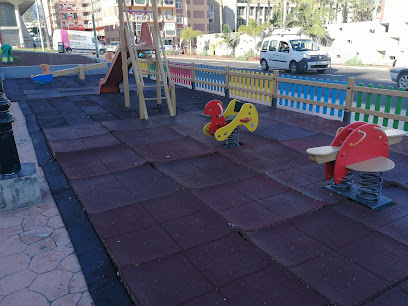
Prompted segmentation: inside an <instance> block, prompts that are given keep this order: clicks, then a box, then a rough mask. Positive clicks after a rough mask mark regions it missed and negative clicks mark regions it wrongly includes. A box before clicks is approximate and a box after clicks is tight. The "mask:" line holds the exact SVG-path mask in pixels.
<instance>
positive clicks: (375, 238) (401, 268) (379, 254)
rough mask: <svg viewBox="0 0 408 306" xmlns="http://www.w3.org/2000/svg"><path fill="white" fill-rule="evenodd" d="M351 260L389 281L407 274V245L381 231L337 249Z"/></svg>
mask: <svg viewBox="0 0 408 306" xmlns="http://www.w3.org/2000/svg"><path fill="white" fill-rule="evenodd" d="M339 252H340V253H341V254H343V255H344V256H345V257H347V258H350V259H351V260H352V261H353V262H355V263H357V264H359V265H360V266H362V267H364V268H366V269H367V270H369V271H371V272H372V273H374V274H375V275H378V276H380V277H382V278H384V279H386V280H388V281H390V282H393V283H395V282H397V281H399V280H401V279H404V278H406V277H407V276H408V256H407V254H408V246H405V245H403V244H401V243H400V242H397V241H395V240H394V239H391V238H389V237H387V236H385V235H383V234H381V233H377V232H375V233H372V234H370V235H369V236H368V237H365V238H363V239H361V240H358V241H355V242H353V243H351V244H349V245H346V246H345V247H342V248H341V249H339Z"/></svg>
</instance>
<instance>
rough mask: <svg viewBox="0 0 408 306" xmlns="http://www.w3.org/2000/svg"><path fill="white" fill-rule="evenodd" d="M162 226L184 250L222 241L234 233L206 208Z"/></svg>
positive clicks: (223, 221)
mask: <svg viewBox="0 0 408 306" xmlns="http://www.w3.org/2000/svg"><path fill="white" fill-rule="evenodd" d="M162 226H163V228H164V229H165V230H166V231H167V232H168V233H169V234H170V235H171V236H172V237H173V239H174V240H175V241H177V243H178V244H179V245H181V247H182V248H184V249H190V248H192V247H195V246H198V245H201V244H203V243H207V242H209V241H213V240H217V239H220V238H221V237H224V236H225V235H227V234H229V233H231V232H232V231H233V228H232V227H231V226H229V225H228V224H227V223H226V222H225V220H223V219H222V218H220V217H219V216H218V215H217V214H216V213H215V212H213V211H211V210H209V209H205V208H204V209H203V210H201V211H200V212H198V213H196V214H194V215H190V216H187V217H182V218H178V219H175V220H172V221H169V222H166V223H164V224H162Z"/></svg>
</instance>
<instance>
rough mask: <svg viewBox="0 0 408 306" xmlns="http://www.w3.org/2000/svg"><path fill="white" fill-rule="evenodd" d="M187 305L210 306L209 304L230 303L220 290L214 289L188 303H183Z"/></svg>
mask: <svg viewBox="0 0 408 306" xmlns="http://www.w3.org/2000/svg"><path fill="white" fill-rule="evenodd" d="M183 305H187V306H200V305H201V306H208V305H229V304H228V303H227V301H226V299H225V298H224V297H223V296H222V295H221V294H220V293H219V291H212V292H210V293H207V294H204V295H202V296H199V297H198V298H195V299H193V300H191V301H188V302H187V303H183Z"/></svg>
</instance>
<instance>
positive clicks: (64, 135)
mask: <svg viewBox="0 0 408 306" xmlns="http://www.w3.org/2000/svg"><path fill="white" fill-rule="evenodd" d="M43 132H44V135H45V137H46V138H47V139H48V140H49V141H54V140H67V139H76V138H79V135H78V134H77V132H76V131H75V130H74V129H73V128H72V127H71V126H62V127H56V128H48V129H43Z"/></svg>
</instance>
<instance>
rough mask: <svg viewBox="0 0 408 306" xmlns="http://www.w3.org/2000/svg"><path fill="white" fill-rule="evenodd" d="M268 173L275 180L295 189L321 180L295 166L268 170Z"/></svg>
mask: <svg viewBox="0 0 408 306" xmlns="http://www.w3.org/2000/svg"><path fill="white" fill-rule="evenodd" d="M266 175H267V176H269V177H270V178H271V179H274V180H275V181H277V182H279V183H281V184H283V185H285V186H288V187H291V188H293V189H297V188H298V187H300V186H305V185H309V184H311V183H314V182H318V181H320V179H318V178H316V177H314V176H311V175H308V174H306V173H304V172H301V171H299V170H296V169H295V168H287V169H282V170H278V171H273V172H266Z"/></svg>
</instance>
